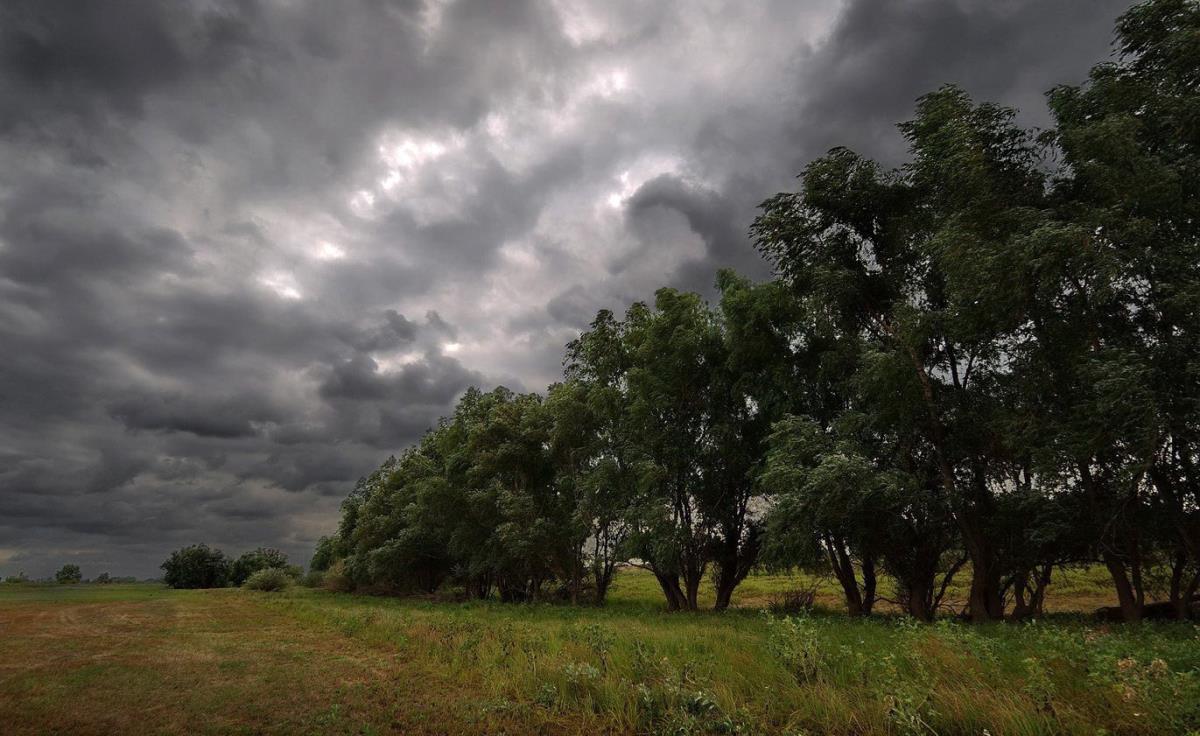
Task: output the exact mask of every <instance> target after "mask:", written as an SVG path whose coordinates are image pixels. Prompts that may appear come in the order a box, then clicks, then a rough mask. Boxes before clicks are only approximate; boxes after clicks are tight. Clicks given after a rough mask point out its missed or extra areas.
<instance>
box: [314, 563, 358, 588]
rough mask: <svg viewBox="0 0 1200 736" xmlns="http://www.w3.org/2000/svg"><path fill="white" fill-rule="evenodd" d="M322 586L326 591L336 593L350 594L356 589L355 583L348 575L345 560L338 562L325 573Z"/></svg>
mask: <svg viewBox="0 0 1200 736" xmlns="http://www.w3.org/2000/svg"><path fill="white" fill-rule="evenodd" d="M321 585H323V586H324V587H325V589H326V590H332V591H333V592H335V593H348V592H350V591H351V590H353V589H354V582H353V581H352V580H351V579H350V576H349V575H347V574H346V562H345V560H338V561H337V562H335V563H333V564H332V565H330V566H329V569H328V570H326V571H325V575H324V578H323V579H322V581H321Z"/></svg>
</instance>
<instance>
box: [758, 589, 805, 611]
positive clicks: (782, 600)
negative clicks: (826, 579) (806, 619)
mask: <svg viewBox="0 0 1200 736" xmlns="http://www.w3.org/2000/svg"><path fill="white" fill-rule="evenodd" d="M816 600H817V591H816V589H815V588H797V589H793V590H784V591H781V592H779V593H775V594H773V595H771V597H770V598H769V599H768V601H767V608H768V610H770V611H771V613H773V614H775V615H777V616H795V615H796V614H802V613H809V612H810V611H812V609H813V604H814V603H816Z"/></svg>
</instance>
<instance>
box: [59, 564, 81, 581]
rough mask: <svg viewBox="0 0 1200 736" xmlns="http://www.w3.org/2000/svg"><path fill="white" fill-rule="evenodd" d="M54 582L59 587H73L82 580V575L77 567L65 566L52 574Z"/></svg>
mask: <svg viewBox="0 0 1200 736" xmlns="http://www.w3.org/2000/svg"><path fill="white" fill-rule="evenodd" d="M54 580H55V582H57V583H58V584H60V585H74V584H76V583H78V582H80V581H81V580H83V573H81V572H80V571H79V565H71V564H67V565H63V566H62V567H60V568H59V570H58V572H56V573H54Z"/></svg>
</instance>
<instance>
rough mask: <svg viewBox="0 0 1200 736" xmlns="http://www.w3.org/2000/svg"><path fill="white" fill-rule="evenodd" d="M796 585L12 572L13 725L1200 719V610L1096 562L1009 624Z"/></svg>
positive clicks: (798, 730)
mask: <svg viewBox="0 0 1200 736" xmlns="http://www.w3.org/2000/svg"><path fill="white" fill-rule="evenodd" d="M804 584H807V583H806V582H805V581H801V580H799V579H797V578H794V577H786V576H765V575H764V576H756V577H752V578H750V579H749V580H747V581H746V583H745V584H744V585H743V586H742V587H741V589H740V590H739V595H738V596H737V598H736V599H735V603H736V605H737V608H736V610H733V611H730V612H727V613H725V614H712V613H696V614H667V613H664V612H662V611H661V607H660V603H659V593H658V591H657V589H656V587H655V585H654V581H653V579H652V578H650V577H649V576H648V575H646V574H643V573H641V572H639V571H635V570H630V571H625V572H623V573H621V574H620V575H619V577H618V581H617V583H616V587H615V589H614V591H613V595H612V600H611V602H610V604H609V605H608V606H606V607H604V608H602V609H588V608H572V607H567V606H558V605H550V604H544V605H502V604H498V603H479V602H472V603H452V602H443V601H431V600H421V599H399V598H385V597H369V596H355V595H348V594H340V593H331V592H327V591H322V590H309V589H305V588H292V589H290V590H288V591H286V592H283V593H274V594H272V593H255V592H250V591H244V590H237V589H221V590H197V591H178V590H170V589H167V588H163V587H159V586H154V585H108V586H100V585H79V586H41V585H0V733H3V734H5V736H12V735H17V734H54V733H58V734H108V733H138V734H149V733H202V734H203V733H213V734H216V733H220V734H225V733H246V734H257V733H300V734H381V733H404V734H443V733H493V734H500V733H507V734H521V733H577V734H590V733H647V734H651V733H653V734H658V733H662V734H706V733H711V734H721V733H744V734H755V733H764V734H827V733H828V734H935V733H936V734H985V733H987V734H992V736H1000V735H1001V734H1059V733H1068V734H1104V733H1107V734H1160V733H1161V734H1187V733H1196V732H1200V731H1198V729H1200V636H1198V632H1200V628H1198V627H1197V626H1196V625H1194V624H1191V623H1144V624H1140V625H1123V624H1106V623H1098V622H1095V621H1093V620H1092V619H1091V618H1090V617H1088V616H1086V615H1083V613H1081V612H1085V611H1091V610H1092V609H1094V608H1095V607H1096V606H1098V605H1102V604H1106V603H1109V602H1110V596H1109V594H1108V591H1107V585H1106V581H1105V579H1104V577H1103V576H1102V575H1101V574H1100V573H1099V572H1096V571H1083V572H1079V573H1075V574H1074V575H1070V576H1066V577H1064V578H1062V579H1060V580H1059V581H1058V582H1057V584H1056V585H1055V586H1054V590H1053V591H1052V593H1051V596H1050V598H1049V599H1048V602H1047V603H1048V605H1047V607H1048V609H1049V613H1048V615H1047V617H1046V618H1045V619H1044V620H1041V621H1038V622H1036V623H1030V624H1016V625H1014V624H993V625H986V626H969V625H963V624H959V623H955V622H952V621H942V622H939V623H936V624H933V625H920V624H916V623H913V622H911V621H909V620H908V619H904V618H901V617H893V616H889V615H886V614H885V615H882V616H878V617H876V618H874V619H871V620H865V621H853V620H850V619H848V618H846V617H845V616H844V615H841V614H840V613H838V612H837V610H836V607H837V598H836V596H835V595H834V591H833V590H832V589H830V588H829V587H828V586H824V587H822V588H821V589H820V593H819V595H818V607H817V610H816V611H814V612H813V613H811V614H808V615H802V616H791V617H788V616H784V615H782V614H776V613H772V612H771V611H770V610H769V604H770V602H771V600H772V599H773V597H774V596H777V595H778V594H779V593H780V592H782V591H784V590H787V589H792V588H796V587H797V586H801V585H804ZM708 595H710V596H711V591H709V592H708ZM1072 611H1074V613H1072Z"/></svg>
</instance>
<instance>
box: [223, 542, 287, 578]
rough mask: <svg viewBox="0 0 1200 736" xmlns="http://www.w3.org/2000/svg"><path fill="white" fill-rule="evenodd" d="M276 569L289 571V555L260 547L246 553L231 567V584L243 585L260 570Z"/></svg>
mask: <svg viewBox="0 0 1200 736" xmlns="http://www.w3.org/2000/svg"><path fill="white" fill-rule="evenodd" d="M276 568H278V569H281V570H287V568H288V558H287V555H285V554H284V553H282V552H280V551H279V550H277V549H272V548H269V547H259V548H258V549H256V550H254V551H252V552H246V553H245V554H243V555H242V556H241V557H238V558H237V559H236V560H234V562H233V565H232V566H231V567H230V583H232V584H233V585H241V584H242V583H244V582H246V580H247V579H248V578H249V577H250V576H251V575H253V574H254V573H256V572H258V571H259V570H267V569H276Z"/></svg>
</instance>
